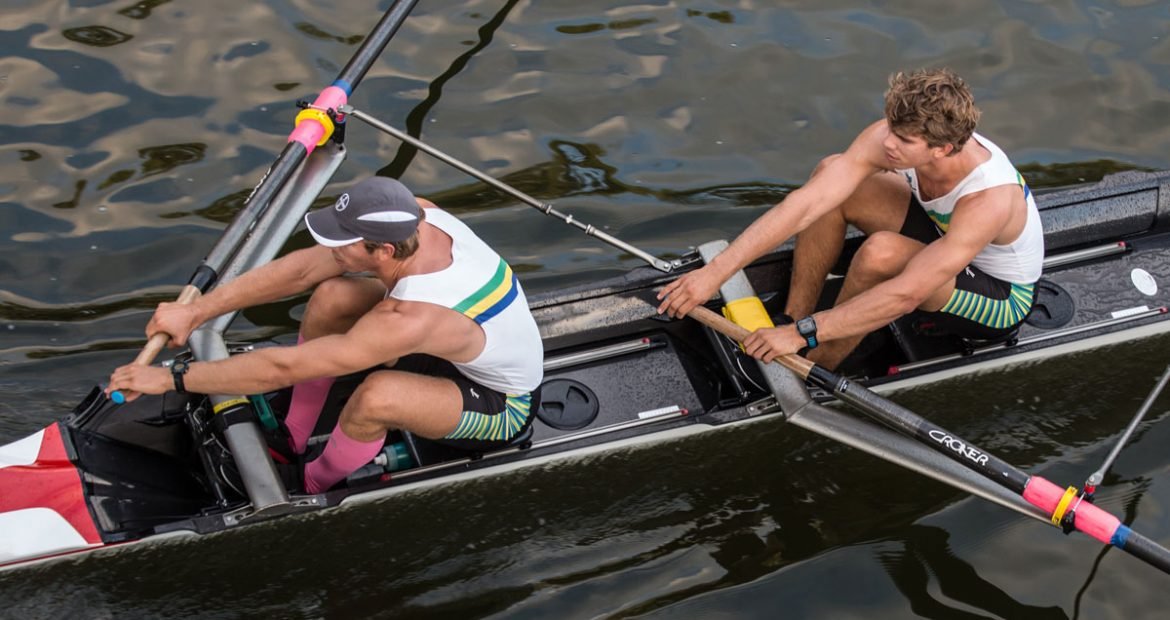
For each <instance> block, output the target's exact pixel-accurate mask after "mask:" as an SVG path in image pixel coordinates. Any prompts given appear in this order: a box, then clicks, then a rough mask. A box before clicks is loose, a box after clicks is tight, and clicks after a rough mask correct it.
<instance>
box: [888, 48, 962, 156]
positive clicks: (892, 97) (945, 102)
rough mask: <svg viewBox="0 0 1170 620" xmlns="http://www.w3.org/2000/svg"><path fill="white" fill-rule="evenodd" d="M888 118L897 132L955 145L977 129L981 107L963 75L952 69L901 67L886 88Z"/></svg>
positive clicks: (933, 143)
mask: <svg viewBox="0 0 1170 620" xmlns="http://www.w3.org/2000/svg"><path fill="white" fill-rule="evenodd" d="M886 122H887V123H889V125H890V129H891V130H893V131H894V132H895V133H899V134H909V135H913V136H921V137H922V138H923V139H924V140H926V143H927V144H928V145H929V146H932V147H941V146H946V145H947V144H953V145H955V150H954V152H956V153H957V152H959V151H961V150H962V149H963V145H965V144H966V143H967V140H968V139H970V138H971V134H973V133H975V124H976V123H978V122H979V108H976V107H975V98H974V97H972V96H971V91H970V89H968V88H967V83H966V82H964V81H963V78H961V77H959V76H958V75H955V73H954V72H953V71H951V70H950V69H918V70H917V71H912V72H910V73H909V74H906V73H902V72H901V71H899V72H898V73H895V74H894V75H891V76H890V89H889V90H888V91H886Z"/></svg>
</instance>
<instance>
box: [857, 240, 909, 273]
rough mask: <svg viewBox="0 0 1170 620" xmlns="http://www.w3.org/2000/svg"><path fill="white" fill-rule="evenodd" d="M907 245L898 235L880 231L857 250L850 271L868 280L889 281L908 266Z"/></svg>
mask: <svg viewBox="0 0 1170 620" xmlns="http://www.w3.org/2000/svg"><path fill="white" fill-rule="evenodd" d="M906 250H907V248H906V245H905V243H903V238H902V236H901V235H899V234H898V233H893V232H888V231H878V232H875V233H873V234H871V235H869V236H868V237H866V239H865V241H864V242H863V243H862V244H861V247H860V248H858V249H857V253H856V254H855V255H854V256H853V261H852V263H850V266H849V271H850V272H853V271H854V270H856V273H857V275H859V276H864V277H867V278H871V279H872V278H878V279H889V278H892V277H894V276H896V275H898V274H899V273H901V272H902V269H903V268H904V267H905V266H906V261H907V256H906Z"/></svg>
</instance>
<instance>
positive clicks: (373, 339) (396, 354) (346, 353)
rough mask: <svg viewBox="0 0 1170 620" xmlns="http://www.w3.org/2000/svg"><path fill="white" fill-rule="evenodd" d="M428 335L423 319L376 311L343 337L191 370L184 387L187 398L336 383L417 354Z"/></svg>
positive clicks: (197, 366)
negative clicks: (332, 380) (325, 380)
mask: <svg viewBox="0 0 1170 620" xmlns="http://www.w3.org/2000/svg"><path fill="white" fill-rule="evenodd" d="M430 329H431V326H430V325H429V324H428V321H427V319H426V317H425V316H420V315H417V314H407V313H400V312H395V311H394V310H392V309H390V310H387V309H385V308H383V307H379V308H375V309H374V310H372V311H370V312H369V313H367V314H366V315H365V316H364V317H362V319H361V320H359V321H358V322H357V323H356V324H355V325H354V326H353V328H351V329H350V330H349V331H348V332H346V333H344V334H336V335H330V336H322V337H320V338H314V339H313V340H309V341H306V342H304V343H302V344H299V345H297V346H295V347H272V348H267V349H260V350H257V351H254V352H251V353H245V354H243V355H236V356H233V357H231V358H229V359H226V360H221V361H215V362H199V363H196V364H192V365H191V367H190V370H189V371H188V372H187V375H186V376H185V377H184V380H185V381H184V382H185V384H186V387H187V390H188V391H191V392H200V393H205V394H258V393H261V392H267V391H270V390H275V389H279V388H282V387H287V386H290V385H293V384H296V383H300V382H302V381H306V380H309V379H318V378H321V377H338V376H342V375H347V374H350V373H354V372H358V371H360V370H365V369H367V368H372V367H374V366H377V365H379V364H383V363H386V362H390V361H394V360H397V359H398V358H400V357H402V356H404V355H408V354H410V353H413V352H415V351H418V349H419V347H420V346H421V345H422V343H423V342H424V339H425V338H426V335H427V334H428V333H429V332H430Z"/></svg>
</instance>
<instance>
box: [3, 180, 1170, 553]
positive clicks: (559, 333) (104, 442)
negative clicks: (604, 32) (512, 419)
mask: <svg viewBox="0 0 1170 620" xmlns="http://www.w3.org/2000/svg"><path fill="white" fill-rule="evenodd" d="M1040 203H1041V212H1042V217H1043V219H1044V223H1045V230H1046V240H1047V242H1048V253H1049V257H1050V261H1052V264H1051V265H1050V266H1049V267H1048V268H1046V270H1045V279H1046V280H1047V281H1048V282H1050V283H1052V284H1053V285H1055V286H1056V287H1057V288H1059V289H1060V290H1063V291H1065V292H1067V293H1068V299H1067V300H1065V301H1070V300H1071V303H1072V308H1071V314H1069V316H1067V317H1065V320H1064V322H1063V323H1062V324H1060V325H1053V324H1045V323H1044V322H1042V321H1040V322H1037V323H1036V324H1027V325H1025V326H1024V327H1023V328H1022V329H1021V330H1020V333H1019V335H1018V340H1017V341H1015V342H1011V343H990V344H989V343H974V344H972V343H964V342H961V341H957V340H955V339H948V338H939V337H935V336H928V335H923V334H918V333H915V332H914V331H913V329H912V326H910V325H908V324H897V323H896V324H895V325H894V326H891V327H890V328H888V329H884V330H880V331H879V332H877V333H875V335H873V336H871V337H870V338H869V339H867V343H866V344H865V345H864V349H865V354H864V355H861V356H858V358H857V359H854V360H851V364H852V365H853V367H854V369H855V372H854V374H855V375H857V378H858V380H860V381H862V382H864V383H866V384H867V385H869V386H871V387H872V388H874V389H876V390H879V391H891V390H897V389H901V388H905V387H909V386H913V385H921V384H924V383H929V382H933V381H940V380H943V379H946V378H949V377H953V376H956V375H962V374H970V373H977V372H988V371H992V370H996V369H1002V368H1005V367H1009V366H1011V365H1013V364H1020V363H1028V362H1031V361H1033V360H1037V359H1042V358H1046V357H1052V356H1056V355H1064V354H1068V353H1071V352H1075V351H1080V350H1085V349H1090V348H1095V347H1100V346H1107V345H1111V344H1115V343H1119V342H1124V341H1126V340H1132V339H1138V338H1146V337H1150V336H1154V335H1158V334H1162V333H1165V332H1167V331H1170V320H1168V318H1170V317H1168V315H1167V314H1166V312H1165V307H1166V306H1168V305H1170V289H1168V288H1167V283H1170V173H1159V174H1150V175H1143V174H1126V175H1121V176H1116V177H1112V178H1110V179H1107V180H1106V181H1105V182H1103V183H1101V184H1098V185H1096V186H1092V187H1088V188H1079V189H1075V190H1070V191H1065V192H1056V193H1052V194H1048V195H1046V196H1042V197H1041V198H1040ZM858 241H859V239H858V238H856V237H854V238H852V239H851V241H850V242H849V244H848V245H849V246H850V247H855V246H856V245H857V243H858ZM790 268H791V252H790V249H789V248H787V247H785V248H781V249H780V250H778V251H777V252H775V253H773V254H770V255H768V256H766V257H764V258H763V259H761V260H759V261H757V262H756V263H754V264H753V265H751V266H749V268H748V269H746V270H745V271H746V274H747V276H748V278H749V280H750V281H751V283H752V285H753V286H754V288H755V289H756V290H757V291H759V292H760V294H761V296H762V297H763V298H764V300H765V305H766V307H767V308H768V309H769V310H770V311H771V312H773V313H774V314H778V313H779V311H780V309H781V307H782V304H783V291H784V290H785V286H786V282H787V277H788V273H789V270H790ZM671 277H673V276H665V275H663V274H662V273H661V272H658V271H656V270H652V269H649V268H642V269H634V270H632V271H630V272H629V273H627V274H624V275H623V276H621V277H619V278H615V279H611V280H607V281H604V282H599V283H595V284H593V285H589V286H582V287H577V288H574V289H568V290H561V291H554V292H552V293H549V294H545V295H536V296H533V297H532V299H531V305H532V310H533V314H534V316H535V317H536V318H537V322H538V324H539V325H540V329H541V334H542V337H543V339H544V343H545V350H546V368H547V371H546V384H545V385H546V390H547V391H548V392H549V393H550V394H551V393H553V392H554V391H556V392H557V393H558V394H560V400H558V399H556V398H552V397H550V398H548V399H546V402H547V407H549V408H550V409H549V410H547V411H544V412H542V413H544V414H546V416H547V417H546V418H542V419H539V420H537V421H535V422H534V424H533V433H532V436H531V437H530V438H529V439H528V440H527V441H526V442H523V443H521V444H519V445H515V446H512V447H509V448H507V449H504V450H501V451H498V452H493V453H489V454H468V453H462V452H458V451H455V450H452V449H449V448H445V447H443V446H439V445H437V444H433V443H430V442H426V441H424V440H421V439H418V438H414V437H409V436H399V435H397V434H395V435H394V436H393V437H392V440H393V441H404V442H405V443H407V444H408V445H409V449H410V451H411V454H412V458H413V459H414V461H415V463H416V466H415V467H413V468H411V469H407V470H404V471H396V472H386V471H381V470H378V469H377V468H376V467H370V468H367V469H366V470H363V472H362V473H361V474H360V475H358V476H355V477H354V478H351V480H350V481H349V483H348V485H347V486H344V487H342V488H339V489H336V490H334V491H331V492H328V493H325V494H322V495H319V496H311V497H299V496H298V497H297V498H296V499H297V501H296V503H295V504H296V508H297V509H296V510H292V511H289V512H288V513H286V514H290V513H294V512H306V511H315V510H320V509H325V508H329V507H335V506H338V505H341V504H343V503H344V504H353V503H361V502H366V501H375V500H381V499H384V498H386V497H388V496H391V495H394V494H397V493H400V492H402V491H404V490H408V489H418V488H425V487H428V486H434V485H439V484H448V483H451V482H454V481H457V480H466V479H469V478H474V477H478V476H483V475H486V474H491V473H500V472H505V471H510V470H514V469H517V468H522V467H532V466H537V465H541V464H544V463H548V462H550V461H553V460H559V459H567V458H579V457H581V456H583V455H588V454H592V453H596V452H600V451H608V450H617V449H625V448H628V447H630V446H634V445H641V444H651V443H655V442H660V441H665V440H670V439H674V438H678V437H684V436H689V435H693V434H697V433H703V432H707V431H711V430H713V429H717V428H720V427H729V426H735V425H741V424H745V423H749V422H753V421H758V420H767V419H781V418H788V417H789V415H790V414H791V412H786V411H784V409H783V407H781V406H780V405H781V404H783V403H780V402H778V396H782V395H776V394H773V393H771V392H770V390H768V389H766V388H764V387H763V385H764V382H763V381H762V378H761V376H760V371H759V370H758V369H755V368H754V367H753V363H752V360H750V359H748V358H745V357H744V356H743V355H742V354H740V353H739V352H738V351H737V349H735V347H733V346H731V345H729V343H728V342H727V341H726V340H725V339H721V338H719V337H716V336H713V335H712V334H711V333H710V332H709V331H708V330H706V329H705V328H703V327H702V326H700V325H698V324H697V323H694V322H691V321H666V320H664V319H663V318H662V317H660V316H657V315H656V314H655V312H654V307H653V305H652V303H649V301H648V300H649V298H651V297H652V293H653V291H654V290H655V289H656V288H658V287H660V286H661V285H662V284H663V283H664V282H666V281H668V280H669V279H670V278H671ZM836 285H839V280H837V281H830V282H829V286H827V287H826V288H827V289H828V290H827V291H826V296H825V298H824V299H823V300H822V303H823V304H827V303H828V302H829V300H830V299H831V297H832V295H833V291H834V286H836ZM1053 303H1056V302H1053ZM359 380H360V377H353V378H350V379H349V380H343V381H339V382H338V385H337V387H336V388H335V392H334V394H333V395H332V396H331V399H330V402H329V403H328V404H327V407H326V412H325V414H324V415H323V416H322V420H321V422H320V424H319V426H318V434H319V435H327V434H328V431H329V429H331V428H332V426H333V424H334V421H335V419H336V415H337V413H338V411H339V410H340V406H341V403H342V402H343V400H344V398H345V397H346V396H347V395H348V391H349V390H352V388H353V386H354V385H356V383H357V382H358V381H359ZM574 390H577V391H574ZM813 395H814V397H820V398H821V399H822V400H825V399H827V396H826V395H823V394H816V393H815V392H814V394H813ZM266 402H268V403H269V404H270V406H271V407H272V409H273V410H274V411H276V412H277V415H280V414H281V412H282V411H283V409H284V407H285V406H286V402H287V393H286V392H280V393H274V394H271V395H268V398H267V401H266ZM582 402H585V403H586V405H588V407H591V406H592V404H595V405H596V415H595V416H594V417H592V418H591V419H587V420H586V418H589V415H586V414H581V415H580V416H578V417H577V418H573V417H572V416H567V417H563V418H561V419H560V420H559V421H558V420H557V419H555V418H554V417H553V416H554V415H555V414H557V413H564V412H563V411H554V409H556V408H557V407H561V408H569V409H573V408H575V407H576V408H577V409H574V411H577V410H578V409H580V408H581V407H586V406H585V405H582V404H581V403H582ZM588 407H586V409H587V408H588ZM206 409H207V403H206V400H205V399H202V398H200V397H190V398H185V397H181V396H178V395H174V394H170V395H167V396H165V397H153V398H152V397H144V398H142V399H139V400H138V401H135V402H134V403H130V404H127V405H121V406H119V405H114V404H112V403H110V402H108V401H106V400H104V399H103V398H101V397H100V395H98V394H97V393H93V394H91V395H90V397H88V398H87V399H85V400H84V401H83V402H82V403H81V405H79V406H78V408H77V409H76V410H75V411H73V412H72V413H70V414H69V415H67V416H65V417H64V418H63V419H62V421H60V422H58V423H55V424H53V425H51V426H49V427H47V428H46V429H44V430H43V431H41V432H39V433H37V434H35V435H33V436H31V437H29V438H26V439H23V440H21V441H18V442H14V443H12V444H9V445H7V446H0V565H2V566H0V568H15V567H19V566H27V565H29V564H30V563H33V562H39V561H45V560H47V559H57V558H61V557H67V556H70V555H76V554H79V553H86V552H91V551H94V550H98V549H104V548H108V547H111V546H115V545H123V546H125V545H128V544H131V545H138V544H143V543H150V542H153V541H163V540H166V539H168V538H173V537H175V536H184V537H185V536H195V535H202V534H207V533H212V532H216V531H220V530H223V529H227V528H232V527H238V526H241V525H246V524H247V523H249V522H251V521H252V520H256V517H254V516H250V515H249V511H248V503H247V500H246V497H245V496H244V494H243V493H241V492H239V491H237V490H234V489H233V488H232V482H231V480H230V478H231V476H230V472H228V471H227V469H230V465H231V463H230V459H231V457H230V453H229V452H228V451H227V449H226V448H225V447H224V446H223V445H222V442H217V441H216V440H215V431H213V430H210V429H209V428H207V427H206V425H205V424H204V423H203V422H199V421H198V420H200V419H204V418H206V417H207V413H206V411H205V410H206ZM570 413H572V412H570ZM826 415H827V414H826ZM201 416H202V418H201ZM193 420H194V421H193ZM583 420H584V422H582V421H583ZM201 424H203V425H202V426H201ZM850 424H852V422H850ZM857 424H864V423H860V422H858V423H857ZM574 425H577V427H575V428H574ZM813 430H816V429H813ZM861 430H862V431H864V432H872V431H873V429H871V428H869V427H864V428H861ZM214 478H220V479H219V480H213V479H214ZM216 486H218V487H220V488H219V493H217V492H216V489H215V487H216ZM276 516H279V515H269V516H268V517H267V518H275V517H276Z"/></svg>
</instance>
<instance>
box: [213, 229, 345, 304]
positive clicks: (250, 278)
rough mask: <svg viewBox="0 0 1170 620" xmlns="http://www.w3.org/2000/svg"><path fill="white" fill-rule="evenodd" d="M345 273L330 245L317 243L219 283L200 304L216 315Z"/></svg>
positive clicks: (286, 294) (294, 293) (290, 293)
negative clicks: (226, 281) (324, 245)
mask: <svg viewBox="0 0 1170 620" xmlns="http://www.w3.org/2000/svg"><path fill="white" fill-rule="evenodd" d="M342 273H344V270H343V269H342V268H341V266H340V265H338V264H337V261H335V260H333V255H332V253H331V252H330V250H329V248H326V247H323V246H319V245H315V246H313V247H309V248H305V249H303V250H297V251H295V252H290V253H289V254H286V255H285V256H282V257H281V258H278V259H277V260H274V261H272V262H271V263H268V264H266V265H262V266H260V267H257V268H255V269H252V270H251V271H248V272H247V273H244V274H243V275H241V276H240V277H238V278H236V279H235V280H232V281H231V282H228V283H227V284H225V285H224V286H221V287H216V288H215V289H213V290H212V291H211V292H210V293H209V294H208V295H206V296H204V297H203V298H201V300H200V305H201V306H202V307H203V311H204V313H205V314H206V315H207V316H206V318H212V317H215V316H219V315H220V314H223V313H224V312H230V311H232V310H242V309H244V308H250V307H252V306H256V305H259V304H264V303H269V302H273V301H277V300H280V299H284V298H285V297H288V296H290V295H296V294H297V293H303V292H305V291H307V290H309V289H311V288H313V287H314V286H316V285H318V284H320V283H321V282H324V281H325V280H328V279H329V278H333V277H336V276H340V275H341V274H342Z"/></svg>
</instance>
